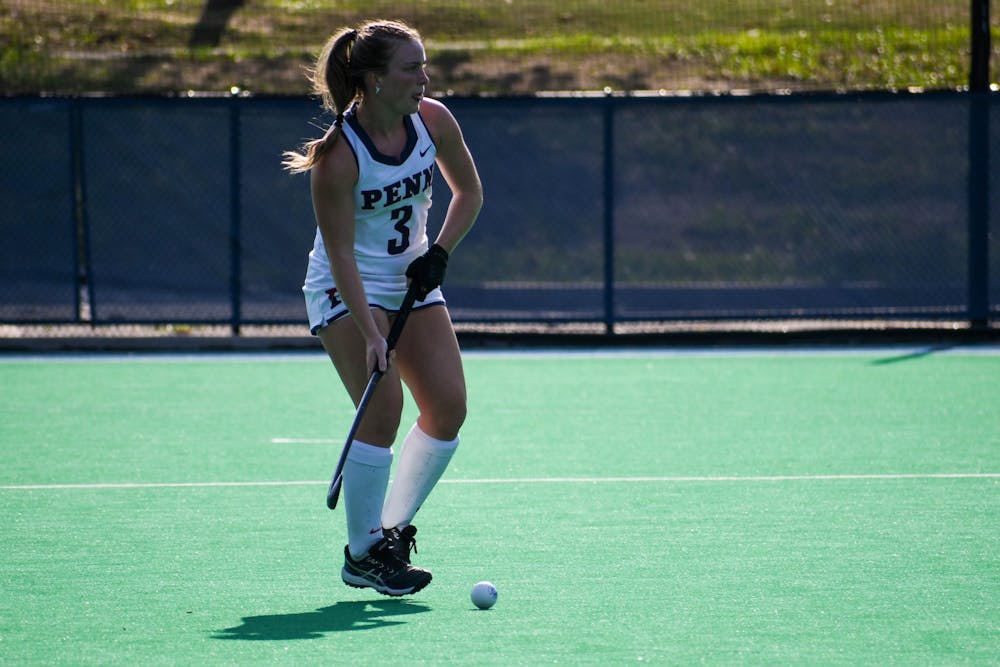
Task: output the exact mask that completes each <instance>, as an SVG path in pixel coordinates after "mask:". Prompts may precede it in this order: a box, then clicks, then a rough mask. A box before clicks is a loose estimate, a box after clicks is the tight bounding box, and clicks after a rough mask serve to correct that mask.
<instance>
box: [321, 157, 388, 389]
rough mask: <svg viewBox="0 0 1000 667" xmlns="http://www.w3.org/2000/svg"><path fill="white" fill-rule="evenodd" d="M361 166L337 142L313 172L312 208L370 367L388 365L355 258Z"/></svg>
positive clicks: (340, 292)
mask: <svg viewBox="0 0 1000 667" xmlns="http://www.w3.org/2000/svg"><path fill="white" fill-rule="evenodd" d="M357 182H358V169H357V165H356V164H355V162H354V157H353V155H351V152H350V149H349V148H348V147H347V145H346V143H345V142H344V141H340V140H338V141H337V143H336V144H335V145H334V146H333V148H331V149H330V151H329V152H327V153H326V155H324V156H323V157H322V158H321V159H320V161H319V162H318V163H317V164H316V166H315V167H313V169H312V171H311V174H310V187H311V190H312V202H313V212H314V213H315V215H316V224H317V225H318V226H319V229H320V232H322V234H323V243H324V247H325V248H326V254H327V256H328V257H329V259H330V267H331V270H332V272H333V280H334V282H335V283H336V285H337V292H338V295H339V297H340V299H341V300H342V301H343V302H344V305H346V306H347V310H348V311H349V312H350V313H351V317H352V318H353V319H354V322H355V323H356V324H357V326H358V329H359V330H360V331H361V334H362V336H364V339H365V346H366V354H367V359H368V368H370V369H372V368H375V367H376V364H377V366H378V368H379V369H380V370H383V371H384V370H385V369H386V366H387V364H386V343H385V338H384V337H383V335H382V332H381V331H379V328H378V325H377V324H376V322H375V318H374V317H373V316H372V313H371V310H370V309H369V307H368V297H367V295H366V294H365V287H364V283H363V282H362V281H361V274H360V273H359V271H358V264H357V261H356V260H355V258H354V186H355V185H356V184H357Z"/></svg>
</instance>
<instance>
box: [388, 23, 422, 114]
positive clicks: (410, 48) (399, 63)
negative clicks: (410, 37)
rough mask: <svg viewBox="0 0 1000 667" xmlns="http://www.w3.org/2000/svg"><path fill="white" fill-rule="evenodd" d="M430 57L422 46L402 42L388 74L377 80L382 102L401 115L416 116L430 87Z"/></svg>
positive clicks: (416, 43) (391, 62)
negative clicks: (428, 84)
mask: <svg viewBox="0 0 1000 667" xmlns="http://www.w3.org/2000/svg"><path fill="white" fill-rule="evenodd" d="M426 67H427V56H426V54H425V53H424V46H423V44H421V43H420V42H416V41H405V42H401V43H400V44H399V46H398V47H397V48H396V51H395V53H393V55H392V60H390V61H389V67H388V68H387V70H386V72H385V73H384V74H381V75H378V76H376V77H375V80H376V82H377V83H378V84H379V85H380V86H381V92H380V93H379V94H378V97H379V100H380V101H381V102H382V103H383V104H386V105H388V106H391V107H392V108H394V109H395V110H396V111H398V112H399V113H401V114H405V115H409V114H412V113H416V111H417V108H418V107H419V106H420V100H422V99H423V97H424V88H425V87H426V86H427V82H428V80H429V79H428V78H427V70H426Z"/></svg>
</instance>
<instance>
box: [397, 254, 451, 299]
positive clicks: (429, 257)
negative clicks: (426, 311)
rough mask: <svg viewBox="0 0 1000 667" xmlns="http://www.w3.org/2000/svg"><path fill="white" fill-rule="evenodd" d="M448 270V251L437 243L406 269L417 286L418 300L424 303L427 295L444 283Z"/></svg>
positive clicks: (408, 275)
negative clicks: (446, 270)
mask: <svg viewBox="0 0 1000 667" xmlns="http://www.w3.org/2000/svg"><path fill="white" fill-rule="evenodd" d="M447 268H448V251H447V250H445V249H444V248H442V247H441V246H439V245H438V244H437V243H435V244H434V245H432V246H431V247H430V248H429V249H428V250H427V252H426V253H424V254H423V255H421V256H420V257H417V258H416V259H415V260H413V261H412V262H410V265H409V266H408V267H406V277H407V278H409V279H410V280H412V281H413V284H415V285H416V286H417V300H418V301H423V300H424V299H426V298H427V295H428V294H430V292H431V291H432V290H433V289H434V288H436V287H440V286H441V283H443V282H444V272H445V269H447Z"/></svg>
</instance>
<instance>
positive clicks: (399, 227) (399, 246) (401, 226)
mask: <svg viewBox="0 0 1000 667" xmlns="http://www.w3.org/2000/svg"><path fill="white" fill-rule="evenodd" d="M389 215H390V216H391V217H392V219H393V220H395V221H396V224H395V225H393V228H394V229H395V230H396V231H397V232H399V236H400V238H398V239H389V247H388V251H389V254H390V255H399V254H401V253H403V252H405V251H406V249H407V248H409V247H410V228H409V227H407V226H406V223H408V222H409V221H410V218H411V217H413V207H412V206H410V205H409V204H407V205H406V206H401V207H400V208H396V209H393V210H392V212H391V213H390V214H389Z"/></svg>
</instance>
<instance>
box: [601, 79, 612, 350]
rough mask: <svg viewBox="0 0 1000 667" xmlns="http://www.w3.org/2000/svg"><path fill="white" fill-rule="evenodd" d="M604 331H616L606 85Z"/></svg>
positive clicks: (609, 110)
mask: <svg viewBox="0 0 1000 667" xmlns="http://www.w3.org/2000/svg"><path fill="white" fill-rule="evenodd" d="M603 102H604V104H603V105H602V107H603V109H602V110H603V124H604V141H603V146H604V156H603V166H604V197H603V199H604V333H605V334H607V335H608V336H610V335H612V334H614V332H615V177H614V159H615V131H614V129H615V128H614V124H615V100H614V97H613V96H612V93H611V89H610V88H605V89H604V100H603Z"/></svg>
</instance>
